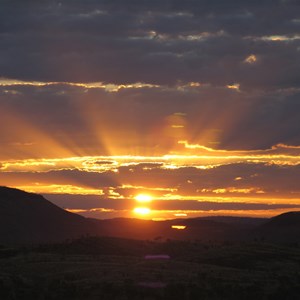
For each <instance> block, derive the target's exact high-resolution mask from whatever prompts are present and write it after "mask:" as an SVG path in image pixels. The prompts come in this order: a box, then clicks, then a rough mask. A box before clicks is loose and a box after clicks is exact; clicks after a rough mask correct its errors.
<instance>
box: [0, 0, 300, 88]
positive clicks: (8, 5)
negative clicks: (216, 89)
mask: <svg viewBox="0 0 300 300" xmlns="http://www.w3.org/2000/svg"><path fill="white" fill-rule="evenodd" d="M15 2H16V0H15V1H10V2H4V4H2V9H1V11H2V16H1V28H2V31H1V35H2V36H1V40H2V43H1V45H2V49H1V53H2V58H1V61H0V66H1V70H2V76H5V77H8V78H18V79H23V80H37V81H40V80H42V81H65V82H99V81H100V82H111V83H113V84H117V85H118V84H128V83H133V82H146V83H149V84H176V82H177V81H178V80H182V81H186V82H191V81H195V82H197V81H200V82H206V83H207V82H208V83H213V84H221V85H228V84H231V83H232V82H233V83H235V82H240V84H241V85H242V86H245V87H257V86H260V87H261V86H262V85H266V86H269V87H270V86H272V87H274V86H275V85H276V86H282V87H286V86H295V84H296V82H297V74H298V72H297V70H298V68H297V66H298V65H299V55H298V50H297V49H298V47H299V45H298V40H297V39H293V37H295V36H296V35H297V34H298V32H299V22H297V21H295V20H297V18H298V15H299V14H298V12H299V6H298V5H297V4H296V3H294V2H282V1H272V3H270V2H269V1H262V2H261V1H260V2H257V1H251V3H249V1H239V2H238V3H237V2H236V1H230V2H228V1H227V2H226V5H224V3H222V1H221V0H218V1H209V2H208V1H204V0H203V1H193V0H190V1H184V2H183V3H179V2H178V1H175V0H172V1H163V3H160V2H158V1H145V2H142V3H139V2H137V1H130V0H128V1H123V2H122V1H114V3H108V2H107V1H88V2H86V1H85V5H82V1H72V2H70V1H63V2H55V1H46V2H45V1H44V2H43V5H40V4H37V3H35V2H31V3H30V4H28V5H27V6H25V5H22V4H20V3H19V2H18V1H17V2H16V3H15ZM272 36H273V37H276V36H278V37H286V38H284V40H286V39H288V40H289V42H288V43H285V44H284V45H282V43H273V42H272V43H270V39H271V41H272V38H270V39H268V38H266V37H272ZM281 40H282V39H281ZM250 55H259V56H260V63H259V64H256V66H255V68H251V70H249V68H247V66H245V64H243V60H244V59H245V57H249V56H250ZM269 66H271V67H272V68H269ZM287 76H288V78H289V80H288V81H287V80H286V77H287Z"/></svg>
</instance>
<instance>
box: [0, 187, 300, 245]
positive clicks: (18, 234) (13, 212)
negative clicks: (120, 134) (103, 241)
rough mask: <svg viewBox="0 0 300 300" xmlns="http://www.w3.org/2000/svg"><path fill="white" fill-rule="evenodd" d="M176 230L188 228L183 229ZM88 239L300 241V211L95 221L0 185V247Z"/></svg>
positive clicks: (32, 195)
mask: <svg viewBox="0 0 300 300" xmlns="http://www.w3.org/2000/svg"><path fill="white" fill-rule="evenodd" d="M177 226H185V229H178V227H177ZM179 228H183V227H179ZM86 235H90V236H94V235H98V236H113V237H122V238H131V239H156V240H163V239H197V240H203V241H208V240H211V241H226V240H227V241H251V240H254V239H259V240H266V241H275V242H300V212H290V213H285V214H282V215H279V216H276V217H274V218H271V219H258V218H235V217H205V218H194V219H174V220H166V221H149V220H140V219H126V218H117V219H109V220H95V219H88V218H84V217H82V216H79V215H77V214H73V213H70V212H67V211H65V210H63V209H61V208H59V207H58V206H56V205H54V204H52V203H51V202H50V201H48V200H46V199H45V198H44V197H42V196H40V195H37V194H32V193H27V192H24V191H21V190H17V189H12V188H8V187H0V243H1V244H27V243H46V242H55V241H63V240H65V239H72V238H78V237H82V236H86Z"/></svg>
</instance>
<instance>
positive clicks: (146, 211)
mask: <svg viewBox="0 0 300 300" xmlns="http://www.w3.org/2000/svg"><path fill="white" fill-rule="evenodd" d="M133 211H134V213H135V214H137V215H141V216H145V215H148V214H150V212H151V210H150V209H149V208H147V207H136V208H135V209H134V210H133Z"/></svg>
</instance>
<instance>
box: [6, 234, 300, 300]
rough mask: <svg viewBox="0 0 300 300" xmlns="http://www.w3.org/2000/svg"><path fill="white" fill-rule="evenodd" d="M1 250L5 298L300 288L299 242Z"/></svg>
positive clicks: (124, 243) (291, 293) (234, 294)
mask: <svg viewBox="0 0 300 300" xmlns="http://www.w3.org/2000/svg"><path fill="white" fill-rule="evenodd" d="M0 253H1V259H0V299H3V300H4V299H18V300H19V299H298V298H297V297H298V296H299V293H300V248H299V246H298V245H297V244H295V245H274V244H266V243H247V244H246V243H222V244H216V243H213V242H211V243H205V244H204V243H202V242H199V241H193V242H192V241H171V240H168V241H136V240H125V239H118V238H91V237H90V238H82V239H79V240H74V241H70V242H67V243H62V244H52V245H43V246H39V247H31V248H23V249H7V248H2V250H1V251H0ZM149 255H151V256H150V257H149ZM149 258H150V259H149Z"/></svg>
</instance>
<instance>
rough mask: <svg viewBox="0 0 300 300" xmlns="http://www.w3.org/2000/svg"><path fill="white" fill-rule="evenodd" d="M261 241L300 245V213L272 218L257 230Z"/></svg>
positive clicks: (288, 213) (256, 232)
mask: <svg viewBox="0 0 300 300" xmlns="http://www.w3.org/2000/svg"><path fill="white" fill-rule="evenodd" d="M255 234H256V236H257V237H259V238H260V239H263V240H266V241H271V242H295V243H296V242H297V243H300V212H299V211H297V212H287V213H284V214H281V215H278V216H276V217H273V218H271V219H270V220H269V221H267V222H266V223H265V224H263V225H261V226H259V227H258V228H257V229H256V230H255Z"/></svg>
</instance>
